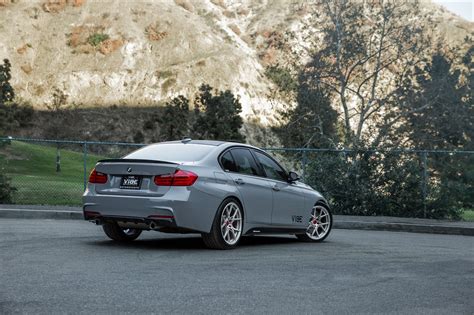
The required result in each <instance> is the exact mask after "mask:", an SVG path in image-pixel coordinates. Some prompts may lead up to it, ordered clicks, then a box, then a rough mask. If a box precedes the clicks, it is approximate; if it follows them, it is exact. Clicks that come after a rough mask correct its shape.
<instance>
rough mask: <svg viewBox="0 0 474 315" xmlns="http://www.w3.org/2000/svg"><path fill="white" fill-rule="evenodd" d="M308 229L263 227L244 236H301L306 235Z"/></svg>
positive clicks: (253, 229) (252, 229)
mask: <svg viewBox="0 0 474 315" xmlns="http://www.w3.org/2000/svg"><path fill="white" fill-rule="evenodd" d="M305 231H306V229H298V228H279V227H262V228H258V227H255V228H251V229H250V230H248V231H247V232H246V233H245V234H244V236H251V235H259V234H290V235H293V234H300V233H305Z"/></svg>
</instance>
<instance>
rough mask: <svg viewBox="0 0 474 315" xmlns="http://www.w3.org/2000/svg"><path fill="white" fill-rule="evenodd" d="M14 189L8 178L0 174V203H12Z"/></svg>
mask: <svg viewBox="0 0 474 315" xmlns="http://www.w3.org/2000/svg"><path fill="white" fill-rule="evenodd" d="M15 191H16V188H14V187H12V186H11V183H10V178H8V177H7V176H5V175H3V174H0V203H13V193H14V192H15Z"/></svg>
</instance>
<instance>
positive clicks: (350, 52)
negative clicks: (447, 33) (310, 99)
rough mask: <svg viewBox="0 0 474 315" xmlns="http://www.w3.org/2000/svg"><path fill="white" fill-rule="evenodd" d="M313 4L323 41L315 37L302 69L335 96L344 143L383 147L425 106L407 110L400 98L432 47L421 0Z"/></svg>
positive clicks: (314, 22)
mask: <svg viewBox="0 0 474 315" xmlns="http://www.w3.org/2000/svg"><path fill="white" fill-rule="evenodd" d="M313 8H314V10H315V12H314V14H313V15H312V16H313V17H314V19H313V20H312V22H310V23H312V26H313V28H314V29H320V30H321V34H320V35H321V36H322V38H323V40H322V41H321V40H317V39H313V43H314V45H313V47H312V49H311V50H310V51H309V57H310V62H308V63H307V64H306V65H305V66H304V69H303V70H302V71H304V72H305V75H306V76H307V77H308V82H309V84H313V85H314V86H324V87H325V88H327V89H328V90H329V91H330V92H331V93H332V94H333V95H334V100H333V102H334V104H335V105H336V107H337V110H338V112H340V113H341V116H342V119H341V121H342V124H343V144H344V146H345V147H354V148H358V147H360V146H362V145H363V144H366V145H368V146H371V147H377V146H379V145H380V143H382V142H383V141H384V140H387V137H388V136H389V135H390V133H391V132H392V131H393V127H394V126H395V125H396V124H397V123H398V122H400V120H401V118H403V117H404V116H405V115H406V114H407V113H408V112H412V111H418V110H421V109H420V108H408V109H406V108H402V109H401V108H400V104H399V102H398V99H399V98H400V96H401V95H403V94H404V93H406V91H409V90H410V89H412V88H413V82H412V81H410V80H409V77H410V74H411V72H412V71H413V68H414V66H415V65H417V64H418V63H420V62H422V56H423V53H424V51H425V49H426V48H427V47H428V46H427V41H426V40H425V36H424V31H423V27H422V24H421V23H420V22H419V19H417V18H416V16H417V13H418V5H417V3H416V2H410V1H408V2H407V1H377V2H370V1H369V2H368V1H348V0H335V1H333V0H322V1H320V2H319V3H318V5H315V6H313ZM318 12H320V13H322V14H318ZM321 25H322V26H321ZM318 26H319V27H318ZM313 36H314V35H313ZM315 37H316V38H317V36H315Z"/></svg>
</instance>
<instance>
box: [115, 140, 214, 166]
mask: <svg viewBox="0 0 474 315" xmlns="http://www.w3.org/2000/svg"><path fill="white" fill-rule="evenodd" d="M213 148H215V146H213V145H203V144H192V143H188V144H181V143H160V144H152V145H149V146H146V147H144V148H141V149H139V150H137V151H135V152H132V153H130V154H129V155H126V156H125V157H124V158H125V159H143V160H158V161H167V162H193V161H199V160H202V159H203V158H204V157H205V156H206V155H207V154H208V153H209V152H211V150H212V149H213Z"/></svg>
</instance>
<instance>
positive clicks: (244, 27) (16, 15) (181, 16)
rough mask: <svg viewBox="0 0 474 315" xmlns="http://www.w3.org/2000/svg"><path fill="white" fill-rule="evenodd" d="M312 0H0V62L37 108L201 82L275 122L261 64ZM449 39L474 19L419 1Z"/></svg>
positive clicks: (136, 102)
mask: <svg viewBox="0 0 474 315" xmlns="http://www.w3.org/2000/svg"><path fill="white" fill-rule="evenodd" d="M308 5H311V4H310V2H302V1H300V2H298V1H289V0H288V1H285V0H275V1H270V0H266V1H253V0H243V1H235V0H197V1H191V0H155V1H151V0H150V1H98V0H96V1H93V0H42V1H29V0H23V1H22V0H0V21H2V23H0V58H2V59H3V58H9V59H10V60H11V62H12V64H13V80H12V83H13V86H14V88H15V89H16V92H17V94H18V95H19V96H20V97H21V98H23V99H25V100H27V101H29V102H31V103H32V104H33V105H34V106H36V107H38V108H42V107H45V106H46V105H47V104H50V103H51V102H52V98H53V94H54V91H58V90H59V91H61V92H62V93H64V95H65V100H66V102H67V103H68V104H69V105H73V106H75V107H96V106H109V105H122V104H123V105H128V106H147V105H150V104H157V103H161V102H163V101H165V100H166V99H169V98H171V97H173V96H176V95H179V94H184V95H188V96H189V97H191V96H192V94H193V93H194V92H195V91H196V89H197V87H198V86H199V85H200V84H202V83H208V84H210V85H212V86H214V87H216V88H219V89H231V90H232V91H233V92H234V93H235V94H237V95H239V97H240V99H241V102H242V105H243V113H242V114H243V116H244V118H245V119H246V120H252V121H253V122H257V123H259V124H263V125H268V124H272V123H273V122H274V112H275V107H279V106H282V104H283V101H275V100H274V99H272V98H270V97H269V94H270V90H271V88H272V82H271V81H270V80H269V79H268V78H266V76H265V67H266V66H267V65H268V64H271V63H272V62H274V61H275V58H277V54H278V51H277V48H276V45H275V42H276V41H278V39H279V38H280V37H281V36H282V35H283V34H284V32H285V31H287V30H290V29H291V30H295V29H298V27H299V25H301V21H302V20H303V19H304V16H305V6H308ZM423 6H424V11H423V12H424V14H425V15H426V16H429V17H430V19H431V20H432V21H433V24H432V25H433V31H434V32H435V33H436V34H437V36H442V37H444V38H446V39H447V41H450V42H459V41H461V40H462V39H463V38H464V37H465V36H466V35H469V34H471V35H472V33H473V24H472V23H469V22H467V21H464V20H462V19H461V18H458V17H456V16H454V15H452V14H450V13H449V12H447V11H445V10H444V9H442V8H441V7H439V6H437V5H434V4H431V3H429V2H427V3H424V4H423Z"/></svg>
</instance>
